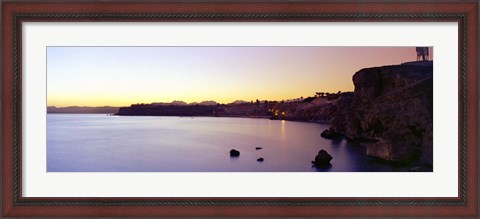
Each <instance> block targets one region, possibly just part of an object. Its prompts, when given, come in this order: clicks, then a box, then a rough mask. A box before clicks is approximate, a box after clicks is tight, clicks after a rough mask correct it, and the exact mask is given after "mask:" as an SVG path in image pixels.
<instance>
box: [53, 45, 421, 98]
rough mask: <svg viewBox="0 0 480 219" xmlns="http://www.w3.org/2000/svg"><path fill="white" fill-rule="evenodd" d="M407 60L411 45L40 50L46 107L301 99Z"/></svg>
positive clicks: (341, 88) (411, 53) (345, 86)
mask: <svg viewBox="0 0 480 219" xmlns="http://www.w3.org/2000/svg"><path fill="white" fill-rule="evenodd" d="M415 60H416V53H415V47H312V46H309V47H47V105H48V106H57V107H65V106H129V105H131V104H135V103H152V102H172V101H174V100H182V101H185V102H187V103H190V102H201V101H206V100H213V101H216V102H219V103H230V102H233V101H235V100H245V101H251V100H254V101H255V100H256V99H259V100H287V99H293V98H299V97H304V98H305V97H308V96H313V95H315V92H338V91H353V90H354V85H353V83H352V76H353V74H354V73H355V72H357V71H359V70H360V69H362V68H367V67H375V66H383V65H396V64H400V63H402V62H407V61H415Z"/></svg>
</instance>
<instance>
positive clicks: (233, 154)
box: [230, 149, 240, 157]
mask: <svg viewBox="0 0 480 219" xmlns="http://www.w3.org/2000/svg"><path fill="white" fill-rule="evenodd" d="M238 156H240V151H237V150H235V149H232V150H230V157H238Z"/></svg>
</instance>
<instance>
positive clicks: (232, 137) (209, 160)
mask: <svg viewBox="0 0 480 219" xmlns="http://www.w3.org/2000/svg"><path fill="white" fill-rule="evenodd" d="M326 128H328V125H323V124H316V123H304V122H294V121H281V120H268V119H245V118H212V117H195V119H192V118H190V117H149V116H139V117H128V116H122V117H118V116H105V115H92V114H90V115H87V114H83V115H81V114H76V115H68V114H48V115H47V171H48V172H197V171H199V172H310V171H350V172H355V171H398V170H402V169H401V168H399V167H396V166H394V165H391V164H388V163H381V162H378V161H375V160H372V159H371V158H368V157H367V156H366V155H365V146H363V145H357V144H352V143H350V142H348V141H346V140H345V141H344V140H342V139H335V140H328V139H324V138H321V137H320V133H321V132H322V131H323V130H324V129H326ZM256 147H262V149H261V150H256V149H255V148H256ZM231 149H235V150H238V151H240V156H238V157H230V154H229V151H230V150H231ZM321 149H324V150H326V151H327V152H328V153H330V154H331V155H332V157H333V160H332V161H331V166H327V167H320V168H316V167H313V168H312V164H311V161H312V160H313V159H315V156H316V155H317V153H318V151H319V150H321ZM260 157H262V158H264V159H265V160H264V162H257V159H258V158H260Z"/></svg>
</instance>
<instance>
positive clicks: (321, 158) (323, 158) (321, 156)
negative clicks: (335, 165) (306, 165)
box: [312, 150, 333, 166]
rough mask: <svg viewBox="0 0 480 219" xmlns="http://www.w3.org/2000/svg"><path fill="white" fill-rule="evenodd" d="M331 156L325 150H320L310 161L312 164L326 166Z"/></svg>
mask: <svg viewBox="0 0 480 219" xmlns="http://www.w3.org/2000/svg"><path fill="white" fill-rule="evenodd" d="M332 159H333V157H332V156H331V155H330V154H329V153H328V152H327V151H325V150H320V151H319V152H318V154H317V156H315V160H314V161H312V164H313V165H315V166H327V165H330V161H331V160H332Z"/></svg>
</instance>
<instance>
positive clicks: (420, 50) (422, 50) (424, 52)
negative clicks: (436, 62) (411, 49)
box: [415, 47, 430, 61]
mask: <svg viewBox="0 0 480 219" xmlns="http://www.w3.org/2000/svg"><path fill="white" fill-rule="evenodd" d="M415 49H416V51H417V61H428V60H430V55H429V52H428V47H416V48H415Z"/></svg>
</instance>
